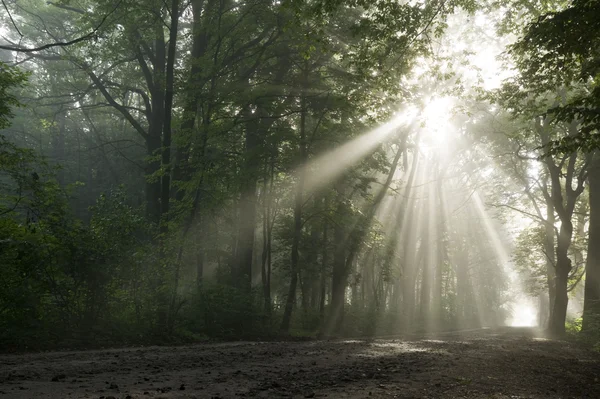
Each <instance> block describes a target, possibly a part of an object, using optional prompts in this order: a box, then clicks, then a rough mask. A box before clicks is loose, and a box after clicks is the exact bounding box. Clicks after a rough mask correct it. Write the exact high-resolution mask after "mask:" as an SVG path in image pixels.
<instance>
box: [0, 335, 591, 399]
mask: <svg viewBox="0 0 600 399" xmlns="http://www.w3.org/2000/svg"><path fill="white" fill-rule="evenodd" d="M237 397H259V398H283V397H290V398H322V397H328V398H494V399H508V398H511V399H516V398H600V355H599V354H598V353H595V352H592V351H590V350H589V349H586V348H584V347H580V346H577V345H575V344H572V343H568V342H565V341H557V340H547V339H543V338H536V335H535V332H534V331H533V330H529V329H510V328H505V329H500V330H480V331H470V332H462V333H452V334H441V335H438V336H435V337H433V336H428V337H425V338H420V339H378V340H368V341H365V340H331V341H313V342H236V343H223V344H203V345H193V346H178V347H145V348H124V349H111V350H101V351H80V352H50V353H38V354H22V355H3V356H0V399H3V398H96V399H99V398H104V399H109V398H119V399H123V398H237Z"/></svg>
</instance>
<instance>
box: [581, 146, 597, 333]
mask: <svg viewBox="0 0 600 399" xmlns="http://www.w3.org/2000/svg"><path fill="white" fill-rule="evenodd" d="M593 157H594V158H593V161H592V163H591V166H590V170H589V174H588V187H589V198H590V222H589V228H588V234H589V237H588V252H587V260H586V265H585V293H584V303H583V326H582V329H583V331H586V332H587V331H597V328H598V325H599V323H600V245H598V243H600V154H598V152H596V153H595V154H594V155H593Z"/></svg>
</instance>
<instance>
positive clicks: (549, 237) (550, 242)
mask: <svg viewBox="0 0 600 399" xmlns="http://www.w3.org/2000/svg"><path fill="white" fill-rule="evenodd" d="M546 221H547V222H546V223H545V224H544V229H545V234H544V252H545V253H546V279H547V282H548V318H547V323H548V325H547V326H546V327H550V325H549V323H550V320H553V319H554V317H553V315H552V314H553V312H554V302H555V299H556V281H555V278H556V256H555V253H554V241H555V239H554V238H555V236H556V234H555V232H554V229H555V227H554V223H555V222H556V220H555V216H554V206H553V205H552V201H549V200H548V201H546ZM540 327H544V326H540Z"/></svg>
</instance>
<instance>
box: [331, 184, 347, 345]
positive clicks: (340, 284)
mask: <svg viewBox="0 0 600 399" xmlns="http://www.w3.org/2000/svg"><path fill="white" fill-rule="evenodd" d="M337 191H338V193H337V197H338V198H337V202H338V206H337V212H336V213H337V219H338V220H343V219H344V215H345V214H346V206H345V203H344V197H343V193H342V190H341V189H339V188H338V190H337ZM333 244H334V252H333V271H332V275H331V305H330V309H329V317H328V323H327V332H328V333H330V334H331V333H334V334H335V333H338V332H339V331H340V328H341V326H342V323H343V318H344V305H345V303H346V286H347V278H348V275H347V270H346V231H345V229H344V225H343V224H342V223H340V222H338V223H336V224H335V226H334V229H333Z"/></svg>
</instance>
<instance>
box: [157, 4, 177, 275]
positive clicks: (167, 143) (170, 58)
mask: <svg viewBox="0 0 600 399" xmlns="http://www.w3.org/2000/svg"><path fill="white" fill-rule="evenodd" d="M178 26H179V0H172V1H171V25H170V27H169V48H168V52H167V68H166V76H165V105H164V112H165V116H164V121H163V122H164V126H163V136H162V154H161V162H162V169H163V170H162V177H161V194H160V213H161V219H162V220H161V230H162V232H163V233H166V232H167V230H168V217H169V202H170V199H171V120H172V112H173V97H174V95H175V93H174V84H175V51H176V50H177V29H178ZM161 90H162V89H161ZM163 218H164V219H163ZM176 267H177V269H179V266H178V265H177V266H176ZM177 274H178V273H177ZM175 284H177V281H175Z"/></svg>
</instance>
